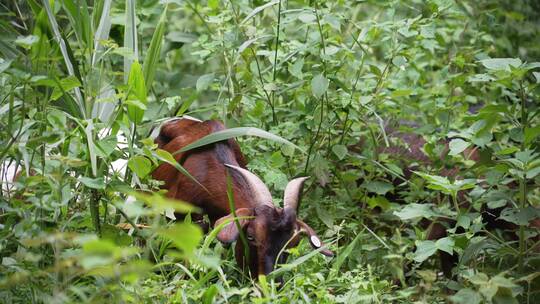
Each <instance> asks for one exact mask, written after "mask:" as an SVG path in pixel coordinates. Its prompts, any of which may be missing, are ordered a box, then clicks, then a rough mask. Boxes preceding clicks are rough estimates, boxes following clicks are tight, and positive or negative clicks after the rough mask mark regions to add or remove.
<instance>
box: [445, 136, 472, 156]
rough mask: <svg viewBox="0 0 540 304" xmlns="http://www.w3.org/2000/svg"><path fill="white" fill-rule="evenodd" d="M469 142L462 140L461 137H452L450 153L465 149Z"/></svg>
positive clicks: (453, 153) (457, 152)
mask: <svg viewBox="0 0 540 304" xmlns="http://www.w3.org/2000/svg"><path fill="white" fill-rule="evenodd" d="M470 145H471V144H470V143H469V142H466V141H464V140H463V139H461V138H454V139H452V140H451V141H450V144H449V146H450V153H449V154H450V155H453V156H455V155H458V154H460V153H461V152H463V151H465V149H467V148H468V147H469V146H470Z"/></svg>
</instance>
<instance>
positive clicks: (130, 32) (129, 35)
mask: <svg viewBox="0 0 540 304" xmlns="http://www.w3.org/2000/svg"><path fill="white" fill-rule="evenodd" d="M125 22H126V24H125V26H124V47H126V48H128V49H130V50H132V51H133V55H134V58H139V52H138V49H137V24H136V22H137V16H136V15H135V0H126V20H125ZM132 63H133V60H132V59H131V58H130V57H129V56H125V57H124V81H125V82H127V80H128V77H129V71H130V70H131V64H132Z"/></svg>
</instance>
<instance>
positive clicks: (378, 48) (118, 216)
mask: <svg viewBox="0 0 540 304" xmlns="http://www.w3.org/2000/svg"><path fill="white" fill-rule="evenodd" d="M539 12H540V6H539V4H538V3H537V2H536V1H517V2H516V1H506V0H504V1H488V0H479V1H457V0H454V1H452V0H428V1H419V0H406V1H390V0H384V1H382V0H381V1H379V0H366V1H352V0H351V1H344V0H343V1H342V0H339V1H317V0H315V1H292V0H291V1H287V0H272V1H247V0H239V1H237V0H234V1H232V0H231V1H222V0H208V1H190V0H186V1H180V0H164V1H157V0H140V1H136V0H125V1H112V0H95V1H92V0H51V1H48V0H43V1H38V0H28V1H19V0H15V1H7V2H6V1H4V2H2V3H0V14H1V16H2V18H1V19H0V37H1V39H0V129H1V132H0V166H1V167H0V173H1V174H2V179H1V180H2V185H1V186H2V195H1V196H0V256H1V257H2V261H1V265H0V299H1V302H2V303H30V302H32V303H34V302H35V303H72V302H85V303H86V302H95V303H104V302H110V303H116V302H118V303H123V302H126V303H149V302H152V303H153V302H157V303H201V302H202V303H239V302H246V303H446V302H454V303H492V302H494V303H518V302H520V303H535V299H536V297H538V296H539V290H540V281H539V279H538V277H539V274H540V272H538V269H539V267H540V255H539V254H538V252H539V250H538V245H539V244H538V240H539V230H538V229H539V228H538V225H537V226H534V225H530V223H533V224H534V223H535V221H536V223H537V224H538V221H539V217H540V211H539V209H538V207H539V205H540V190H539V189H540V187H538V186H539V185H540V147H539V135H540V125H539V121H540V115H539V113H540V110H539V107H538V105H539V97H540V89H539V88H538V83H540V62H538V61H540V39H539V38H540V35H539V32H540V24H539V22H540V15H539ZM181 115H190V116H194V117H197V118H200V119H219V120H221V121H223V122H225V124H226V125H227V126H228V127H230V128H232V127H240V126H241V127H254V128H258V129H261V130H266V131H268V132H270V133H272V134H275V135H277V136H279V137H281V138H284V139H286V140H288V141H290V142H292V143H293V144H294V145H296V146H297V147H299V149H296V148H295V147H294V146H293V145H290V144H283V143H282V142H279V141H277V142H276V141H271V140H268V138H258V137H249V136H242V137H239V138H237V140H238V141H239V143H240V145H241V147H242V151H243V152H244V154H245V155H246V157H247V159H248V160H249V165H248V167H249V168H250V169H251V170H252V171H253V172H254V173H256V174H258V175H259V176H260V177H261V179H262V180H263V181H265V183H266V184H267V185H268V186H269V188H270V189H271V190H272V192H273V194H274V197H275V198H278V197H281V195H280V194H281V193H282V192H283V190H284V188H285V186H286V183H287V181H288V180H289V179H291V178H292V177H296V176H300V175H309V176H311V178H310V180H309V181H308V183H307V186H306V187H305V191H304V192H305V193H304V197H303V200H302V204H301V207H300V212H299V215H300V218H302V219H304V220H305V221H306V222H307V223H309V224H310V226H312V227H314V228H315V230H317V231H318V232H319V234H320V236H321V238H322V239H323V240H324V241H325V242H326V243H327V244H329V247H330V248H331V249H332V250H333V251H334V252H335V253H336V256H335V257H334V258H326V257H324V256H322V255H319V254H317V252H314V251H312V249H311V248H310V246H309V244H307V243H306V242H305V241H303V242H302V243H301V245H300V246H299V247H297V248H294V249H290V250H289V252H290V258H289V260H288V263H287V264H285V265H279V267H278V268H277V269H276V270H275V271H274V273H272V274H271V275H269V276H267V277H261V278H259V279H258V280H255V278H250V277H249V275H248V274H245V273H243V272H242V271H241V270H240V269H238V266H237V265H236V263H235V262H234V256H233V250H231V249H230V248H224V247H223V246H222V245H221V244H220V243H219V242H217V241H216V240H215V231H214V233H209V234H206V235H204V234H203V233H202V231H201V230H200V228H199V227H198V226H196V225H195V224H192V223H191V222H190V221H189V218H190V217H189V216H188V217H187V220H186V221H184V222H173V221H170V220H169V219H167V218H166V217H165V216H164V212H165V211H166V210H169V209H170V208H171V207H172V208H175V209H177V211H179V212H183V213H190V212H196V210H194V209H192V207H191V206H189V205H187V204H182V203H180V202H171V201H168V200H165V199H163V198H162V196H161V194H160V193H157V191H158V189H159V184H158V183H157V182H156V181H154V180H152V179H151V176H150V172H151V171H152V170H153V169H154V168H156V167H157V165H158V164H159V163H160V162H171V163H175V161H174V159H173V158H172V156H171V155H170V154H168V153H166V152H164V151H161V150H158V149H156V146H155V145H154V143H153V140H152V132H153V130H154V129H155V128H156V127H158V126H159V124H160V123H161V122H162V121H164V120H165V119H167V118H169V117H174V116H181ZM266 137H270V136H266ZM180 169H181V168H180ZM15 172H18V175H17V176H16V177H15V178H14V175H15ZM133 190H138V192H134V191H133ZM143 192H144V193H146V194H144V193H143ZM141 193H143V194H141ZM275 203H280V202H279V200H276V201H275ZM486 218H491V220H492V221H491V222H489V223H487V222H486V221H485V219H486ZM483 219H484V220H483ZM433 223H437V224H439V225H441V226H442V227H443V231H444V233H445V235H444V236H443V237H441V238H438V239H430V238H428V234H429V230H430V229H431V228H432V226H433V225H434V224H433ZM445 253H446V254H449V255H454V256H455V257H456V258H457V261H458V263H457V265H456V267H454V269H453V275H452V277H451V278H448V277H445V276H444V275H443V274H442V268H441V261H440V259H439V255H443V256H444V254H445ZM278 275H283V279H284V280H283V284H282V285H279V284H277V283H276V282H275V280H274V279H275V277H276V276H278Z"/></svg>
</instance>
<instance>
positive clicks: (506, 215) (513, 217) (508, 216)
mask: <svg viewBox="0 0 540 304" xmlns="http://www.w3.org/2000/svg"><path fill="white" fill-rule="evenodd" d="M539 215H540V214H539V212H538V211H537V210H536V209H535V208H533V207H527V208H525V209H517V208H505V209H504V210H503V211H502V212H501V215H500V216H499V218H500V219H502V220H505V221H507V222H510V223H513V224H516V225H519V226H525V225H528V224H529V221H530V220H532V219H534V218H536V217H538V216H539Z"/></svg>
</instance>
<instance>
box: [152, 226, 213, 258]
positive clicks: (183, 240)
mask: <svg viewBox="0 0 540 304" xmlns="http://www.w3.org/2000/svg"><path fill="white" fill-rule="evenodd" d="M157 233H158V234H159V235H161V236H163V237H165V238H168V239H170V240H171V241H172V242H173V244H174V245H175V246H176V247H177V248H178V249H181V250H182V251H183V253H184V255H186V256H190V255H192V254H193V252H194V250H195V248H197V245H199V242H200V241H201V239H202V236H203V233H202V230H201V228H200V227H199V226H197V225H195V224H191V223H176V224H174V225H173V226H171V227H168V228H165V229H160V230H158V231H157Z"/></svg>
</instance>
